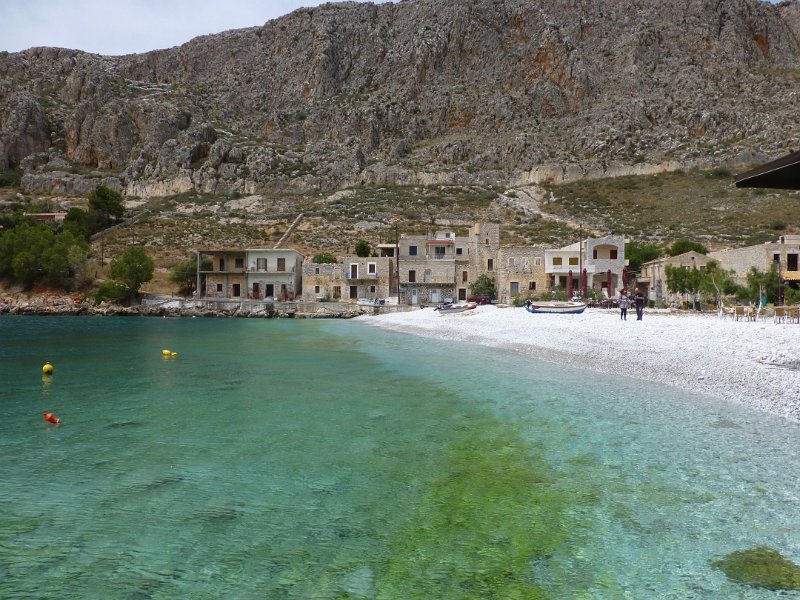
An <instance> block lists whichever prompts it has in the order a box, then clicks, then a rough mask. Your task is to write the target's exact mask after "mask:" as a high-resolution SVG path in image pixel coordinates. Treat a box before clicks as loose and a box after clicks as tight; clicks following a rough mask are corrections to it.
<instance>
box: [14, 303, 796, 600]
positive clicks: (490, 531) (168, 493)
mask: <svg viewBox="0 0 800 600" xmlns="http://www.w3.org/2000/svg"><path fill="white" fill-rule="evenodd" d="M162 349H170V350H171V351H174V352H175V353H176V356H174V357H164V356H162ZM48 361H49V362H51V363H52V364H53V366H54V367H55V372H54V374H53V375H52V376H51V377H43V375H42V365H43V364H45V362H48ZM44 412H52V413H54V414H55V415H57V416H58V417H60V418H61V419H62V423H61V424H60V425H53V424H49V423H47V422H46V421H44V419H43V418H42V413H44ZM0 417H1V418H0V598H3V599H12V598H24V599H31V598H56V599H69V598H81V599H83V598H98V599H100V598H102V599H108V598H192V599H201V598H209V599H211V598H215V599H216V598H268V599H272V598H297V599H317V598H319V599H345V598H350V599H353V598H359V599H361V598H369V599H372V598H380V599H410V598H420V599H438V598H442V599H450V598H452V599H469V598H475V599H487V598H497V599H509V598H557V599H561V598H569V599H573V598H574V599H578V598H580V599H589V598H603V599H604V598H608V599H618V598H622V599H625V598H632V599H640V598H641V599H648V600H650V599H667V598H668V599H676V600H677V599H681V600H683V599H712V598H713V599H740V598H741V599H750V598H758V599H772V598H784V599H785V598H800V592H777V591H773V590H769V589H764V588H757V587H750V586H746V585H742V584H739V583H734V582H732V581H729V580H728V579H727V578H726V576H725V574H724V573H722V572H721V571H720V570H719V569H718V568H716V566H715V565H714V561H715V560H718V559H720V558H721V557H722V556H724V555H725V554H727V553H730V552H733V551H740V550H747V549H750V548H754V547H759V546H767V547H770V548H774V549H777V550H779V551H780V552H781V553H782V555H783V556H784V557H786V558H789V559H791V560H793V561H794V562H797V563H800V484H799V483H798V482H800V426H798V425H797V424H795V423H791V422H788V421H785V420H782V419H780V418H777V417H773V416H769V415H763V414H758V413H755V412H752V411H749V410H746V409H744V408H741V407H739V406H738V405H736V404H730V403H724V402H721V401H717V400H713V399H709V398H706V397H702V396H697V395H692V394H688V393H683V392H680V391H677V390H675V389H670V388H665V387H659V386H656V385H653V384H651V383H643V382H639V381H633V380H627V379H620V378H614V377H609V376H601V375H598V374H594V373H589V372H585V371H580V370H576V369H571V368H568V367H564V366H557V365H553V364H549V363H545V362H539V361H537V360H534V359H531V358H530V357H523V356H520V355H517V354H514V353H511V352H505V351H500V350H495V349H487V348H482V347H479V346H470V345H463V344H455V343H451V342H447V341H436V340H430V339H424V338H419V337H414V336H407V335H402V334H396V333H390V332H385V331H382V330H379V329H375V328H372V327H370V326H368V325H366V324H364V323H361V322H355V321H324V320H292V319H287V320H261V319H186V318H183V319H180V318H176V319H160V318H90V317H87V318H83V317H2V318H0Z"/></svg>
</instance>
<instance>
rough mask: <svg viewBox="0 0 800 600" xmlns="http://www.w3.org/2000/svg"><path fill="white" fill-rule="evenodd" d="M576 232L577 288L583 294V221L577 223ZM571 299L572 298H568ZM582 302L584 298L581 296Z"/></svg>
mask: <svg viewBox="0 0 800 600" xmlns="http://www.w3.org/2000/svg"><path fill="white" fill-rule="evenodd" d="M579 232H580V233H579V234H578V289H579V290H580V291H581V296H585V295H586V294H585V293H584V289H583V223H581V224H580V225H579ZM570 300H572V298H570ZM581 300H583V301H584V302H585V301H586V298H583V297H582V298H581Z"/></svg>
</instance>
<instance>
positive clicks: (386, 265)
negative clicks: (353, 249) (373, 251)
mask: <svg viewBox="0 0 800 600" xmlns="http://www.w3.org/2000/svg"><path fill="white" fill-rule="evenodd" d="M337 259H338V261H339V262H338V263H336V264H315V263H312V262H307V263H304V264H303V300H305V301H307V302H315V301H320V300H353V301H357V300H376V299H387V298H388V297H389V296H390V290H391V286H392V283H393V281H394V263H393V261H392V259H391V258H388V257H375V256H370V257H361V256H355V255H346V256H339V257H337Z"/></svg>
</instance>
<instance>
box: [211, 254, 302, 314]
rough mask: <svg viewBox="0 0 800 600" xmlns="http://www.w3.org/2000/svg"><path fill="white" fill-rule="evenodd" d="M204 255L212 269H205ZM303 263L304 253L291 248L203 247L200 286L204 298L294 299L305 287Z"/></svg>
mask: <svg viewBox="0 0 800 600" xmlns="http://www.w3.org/2000/svg"><path fill="white" fill-rule="evenodd" d="M201 257H205V258H208V259H210V261H211V269H209V270H204V269H202V266H201V265H202V261H201ZM302 264H303V255H302V254H300V253H299V252H297V251H296V250H292V249H289V248H254V249H246V250H200V251H199V256H198V271H197V275H198V287H197V289H198V290H199V292H200V293H199V296H200V297H201V298H217V299H228V300H269V299H274V300H280V301H286V300H294V299H295V298H296V297H298V296H299V295H300V293H301V291H302V287H301V277H302ZM203 279H204V280H205V286H203V285H202V281H203Z"/></svg>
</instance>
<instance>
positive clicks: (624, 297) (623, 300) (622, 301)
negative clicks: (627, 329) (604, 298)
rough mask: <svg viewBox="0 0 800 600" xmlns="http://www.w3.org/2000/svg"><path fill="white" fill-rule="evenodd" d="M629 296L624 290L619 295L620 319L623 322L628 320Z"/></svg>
mask: <svg viewBox="0 0 800 600" xmlns="http://www.w3.org/2000/svg"><path fill="white" fill-rule="evenodd" d="M629 302H630V300H628V294H626V293H625V290H622V293H620V295H619V318H620V319H622V320H623V321H627V320H628V303H629Z"/></svg>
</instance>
